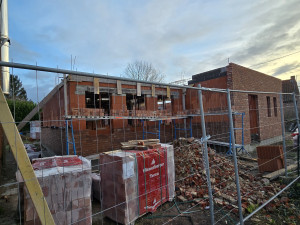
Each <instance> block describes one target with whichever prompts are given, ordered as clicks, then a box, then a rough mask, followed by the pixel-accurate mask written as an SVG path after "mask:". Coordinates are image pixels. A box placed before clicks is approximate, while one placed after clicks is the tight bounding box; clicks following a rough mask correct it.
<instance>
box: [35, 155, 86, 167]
mask: <svg viewBox="0 0 300 225" xmlns="http://www.w3.org/2000/svg"><path fill="white" fill-rule="evenodd" d="M76 165H82V161H81V160H80V159H79V158H78V156H55V157H51V158H42V159H34V160H33V162H32V167H33V169H34V170H42V169H49V168H54V167H57V166H59V167H65V166H76Z"/></svg>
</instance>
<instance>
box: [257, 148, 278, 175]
mask: <svg viewBox="0 0 300 225" xmlns="http://www.w3.org/2000/svg"><path fill="white" fill-rule="evenodd" d="M256 151H257V158H258V167H259V172H261V173H262V172H273V171H276V170H280V169H282V168H283V167H284V155H283V147H282V146H277V145H270V146H259V147H257V148H256Z"/></svg>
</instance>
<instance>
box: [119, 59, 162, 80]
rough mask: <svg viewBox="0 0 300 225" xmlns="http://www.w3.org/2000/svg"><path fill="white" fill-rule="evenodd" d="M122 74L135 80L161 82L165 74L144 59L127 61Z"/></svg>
mask: <svg viewBox="0 0 300 225" xmlns="http://www.w3.org/2000/svg"><path fill="white" fill-rule="evenodd" d="M124 76H125V77H128V78H132V79H136V80H145V81H153V82H162V81H163V80H164V78H165V76H164V75H163V74H162V73H161V72H160V71H159V70H157V69H155V68H154V67H153V66H152V64H151V63H148V62H145V61H138V60H137V61H134V62H132V63H128V65H127V67H126V69H125V71H124Z"/></svg>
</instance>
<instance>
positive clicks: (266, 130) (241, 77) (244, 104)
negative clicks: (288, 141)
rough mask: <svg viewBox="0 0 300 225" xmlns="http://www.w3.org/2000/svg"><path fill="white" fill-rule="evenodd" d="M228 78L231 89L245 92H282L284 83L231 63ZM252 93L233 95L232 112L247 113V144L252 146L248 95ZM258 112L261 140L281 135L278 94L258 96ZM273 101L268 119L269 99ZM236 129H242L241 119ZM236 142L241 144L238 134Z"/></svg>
mask: <svg viewBox="0 0 300 225" xmlns="http://www.w3.org/2000/svg"><path fill="white" fill-rule="evenodd" d="M227 71H228V72H227V73H228V77H230V78H231V79H232V84H231V86H232V87H230V88H231V89H235V90H245V91H261V92H281V91H282V83H281V80H280V79H277V78H275V77H272V76H268V75H266V74H263V73H260V72H258V71H255V70H251V69H249V68H246V67H242V66H239V65H236V64H233V63H230V64H229V65H228V67H227ZM249 94H251V93H237V92H235V93H232V110H233V111H236V112H245V119H244V127H245V133H244V138H245V144H250V142H251V136H250V119H249V102H248V95H249ZM253 95H257V96H258V111H259V132H260V140H266V139H269V138H272V137H276V136H280V135H281V119H280V116H281V115H280V108H279V106H280V103H279V95H277V94H257V93H253ZM267 96H269V97H270V100H271V107H270V108H271V117H268V112H267V99H266V97H267ZM273 97H276V99H277V107H278V109H277V117H276V116H275V115H274V104H273ZM235 118H237V119H236V121H235V127H241V119H240V117H238V116H236V117H235ZM236 141H237V143H241V135H238V132H236Z"/></svg>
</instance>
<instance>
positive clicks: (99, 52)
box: [9, 0, 300, 96]
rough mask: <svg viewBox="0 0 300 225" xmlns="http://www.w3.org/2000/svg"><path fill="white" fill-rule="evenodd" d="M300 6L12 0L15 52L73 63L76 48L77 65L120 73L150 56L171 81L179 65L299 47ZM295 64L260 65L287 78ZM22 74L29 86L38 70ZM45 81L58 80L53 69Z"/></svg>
mask: <svg viewBox="0 0 300 225" xmlns="http://www.w3.org/2000/svg"><path fill="white" fill-rule="evenodd" d="M297 6H299V3H298V1H297V0H291V1H277V2H274V1H271V0H265V1H234V0H230V1H226V2H224V1H188V0H165V1H159V0H153V1H123V2H118V3H116V2H115V1H108V0H107V1H97V0H90V1H79V0H77V1H76V0H65V1H58V0H53V1H38V0H28V1H26V2H14V1H12V2H10V5H9V16H10V18H9V21H10V35H11V39H12V40H13V42H12V46H11V50H12V51H11V56H12V57H13V58H14V60H15V61H18V62H21V63H22V62H25V63H30V64H35V63H36V62H37V63H38V64H39V65H43V66H49V67H57V66H58V67H59V68H64V69H69V68H70V66H71V65H70V64H71V63H70V58H71V55H72V56H73V58H74V57H75V56H76V64H75V69H76V68H77V69H78V70H80V71H86V72H93V71H94V72H97V73H101V74H110V75H115V76H118V75H120V74H122V72H123V70H124V69H125V67H126V65H127V63H129V62H132V61H134V60H145V61H149V62H151V63H152V64H153V65H154V66H155V67H157V68H159V69H160V70H161V71H162V72H163V73H164V74H166V75H167V79H166V80H170V81H171V80H174V79H177V78H180V77H181V73H182V71H185V73H186V74H189V75H193V74H196V73H200V72H204V71H207V70H210V69H214V68H219V67H223V66H226V65H227V61H228V58H229V60H230V61H232V62H236V63H239V64H241V65H243V66H251V65H254V64H258V63H260V62H264V61H268V60H269V59H273V58H277V57H279V56H281V55H285V54H289V53H290V52H291V51H292V52H294V51H296V50H299V49H297V46H299V44H300V22H299V20H298V8H299V7H297ZM20 21H22V22H20ZM291 65H297V64H294V60H292V58H291V57H290V58H286V60H278V62H277V61H276V62H273V63H267V64H265V65H262V66H259V67H257V68H255V69H259V70H260V71H261V72H264V73H267V74H274V75H276V76H279V77H282V76H288V75H289V74H290V73H291V72H293V73H295V72H297V71H299V70H297V68H295V66H291ZM289 69H290V71H289ZM24 73H26V72H24ZM284 74H285V75H284ZM47 77H48V78H47ZM24 79H26V82H28V84H27V83H26V82H25V81H24V82H25V83H26V85H28V88H29V89H30V88H31V87H30V86H29V84H30V83H31V82H32V81H34V79H35V78H34V75H30V74H27V75H26V78H25V76H24ZM42 80H45V82H46V81H48V82H49V83H51V84H52V83H54V81H53V77H51V76H50V75H49V74H48V75H45V77H44V75H41V80H39V82H43V81H42ZM42 85H43V84H42ZM30 90H33V89H32V88H31V89H30ZM47 90H48V89H47ZM33 96H34V94H33Z"/></svg>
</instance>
